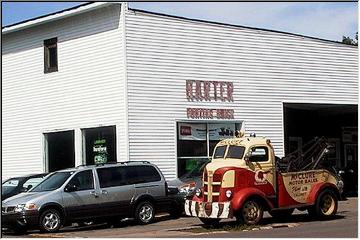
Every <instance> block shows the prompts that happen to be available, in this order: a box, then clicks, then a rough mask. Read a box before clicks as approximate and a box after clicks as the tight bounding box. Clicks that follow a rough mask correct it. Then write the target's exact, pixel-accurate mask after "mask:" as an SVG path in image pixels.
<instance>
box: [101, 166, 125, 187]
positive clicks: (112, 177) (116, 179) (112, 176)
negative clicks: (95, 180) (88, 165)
mask: <svg viewBox="0 0 360 240" xmlns="http://www.w3.org/2000/svg"><path fill="white" fill-rule="evenodd" d="M124 168H125V167H112V168H98V169H97V170H96V171H97V173H98V176H99V182H100V187H101V188H107V187H116V186H121V185H125V184H127V179H126V176H125V169H124Z"/></svg>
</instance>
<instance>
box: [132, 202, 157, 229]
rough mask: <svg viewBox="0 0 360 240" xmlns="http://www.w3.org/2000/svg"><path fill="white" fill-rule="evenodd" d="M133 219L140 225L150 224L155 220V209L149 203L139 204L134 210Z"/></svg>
mask: <svg viewBox="0 0 360 240" xmlns="http://www.w3.org/2000/svg"><path fill="white" fill-rule="evenodd" d="M135 219H136V221H137V222H138V223H140V224H149V223H152V222H153V221H154V219H155V208H154V205H153V204H152V203H151V202H148V201H144V202H140V203H139V204H138V205H137V207H136V210H135Z"/></svg>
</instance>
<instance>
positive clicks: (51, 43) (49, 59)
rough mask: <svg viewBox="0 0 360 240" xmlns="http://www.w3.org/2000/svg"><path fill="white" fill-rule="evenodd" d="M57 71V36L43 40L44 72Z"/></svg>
mask: <svg viewBox="0 0 360 240" xmlns="http://www.w3.org/2000/svg"><path fill="white" fill-rule="evenodd" d="M57 71H58V60H57V38H51V39H47V40H45V41H44V73H50V72H57Z"/></svg>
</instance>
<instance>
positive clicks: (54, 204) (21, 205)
mask: <svg viewBox="0 0 360 240" xmlns="http://www.w3.org/2000/svg"><path fill="white" fill-rule="evenodd" d="M173 204H175V203H174V202H173V200H172V198H169V197H168V189H167V183H166V181H165V178H164V176H163V175H162V173H161V171H160V170H159V169H158V168H157V167H156V166H155V165H153V164H151V163H149V162H126V163H116V164H103V165H94V166H80V167H77V168H72V169H65V170H61V171H57V172H54V173H51V174H50V175H49V176H48V177H46V178H45V179H44V180H43V181H42V182H41V183H40V184H38V185H37V186H35V187H34V188H32V189H30V190H29V191H28V192H26V193H21V194H19V195H16V196H13V197H10V198H8V199H6V200H4V201H3V202H2V208H1V210H2V220H1V221H2V226H3V227H4V226H6V227H8V228H12V229H13V230H15V231H17V232H23V231H26V230H27V229H29V228H40V230H42V231H44V232H56V231H58V230H59V229H60V227H61V226H66V225H70V224H71V223H74V222H88V221H95V222H96V221H97V220H99V221H100V220H101V221H104V219H106V221H118V220H120V219H121V218H135V219H136V220H137V221H138V222H139V223H140V224H147V223H151V222H152V221H153V220H154V217H155V213H156V212H162V211H171V209H172V208H173Z"/></svg>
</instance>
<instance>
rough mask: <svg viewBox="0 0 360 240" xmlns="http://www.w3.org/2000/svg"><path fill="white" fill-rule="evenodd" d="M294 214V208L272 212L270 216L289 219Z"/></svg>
mask: <svg viewBox="0 0 360 240" xmlns="http://www.w3.org/2000/svg"><path fill="white" fill-rule="evenodd" d="M293 212H294V209H293V208H290V209H281V210H272V211H269V214H270V215H271V216H272V217H273V218H276V219H287V218H288V217H290V216H291V214H292V213H293Z"/></svg>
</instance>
